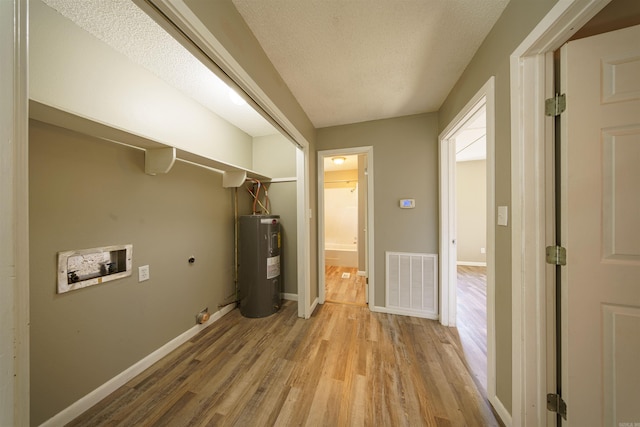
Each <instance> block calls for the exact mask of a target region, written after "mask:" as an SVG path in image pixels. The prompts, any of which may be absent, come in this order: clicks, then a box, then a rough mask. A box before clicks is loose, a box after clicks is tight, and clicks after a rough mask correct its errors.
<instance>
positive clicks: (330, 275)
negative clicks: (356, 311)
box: [324, 265, 366, 305]
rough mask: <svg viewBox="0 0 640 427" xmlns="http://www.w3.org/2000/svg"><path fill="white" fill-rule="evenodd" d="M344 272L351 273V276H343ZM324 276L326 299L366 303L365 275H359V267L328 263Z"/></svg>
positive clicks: (329, 300)
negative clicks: (346, 277) (330, 264)
mask: <svg viewBox="0 0 640 427" xmlns="http://www.w3.org/2000/svg"><path fill="white" fill-rule="evenodd" d="M343 273H349V278H348V279H345V278H343V277H342V274H343ZM324 277H325V300H326V301H328V302H339V303H343V304H357V305H366V302H365V301H366V300H365V296H364V292H365V277H363V276H358V269H357V268H355V267H354V268H352V267H336V266H333V265H332V266H329V265H328V266H326V267H325V275H324Z"/></svg>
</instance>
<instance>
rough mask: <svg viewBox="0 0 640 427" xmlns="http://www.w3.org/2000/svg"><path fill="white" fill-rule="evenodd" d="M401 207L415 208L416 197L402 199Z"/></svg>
mask: <svg viewBox="0 0 640 427" xmlns="http://www.w3.org/2000/svg"><path fill="white" fill-rule="evenodd" d="M400 207H401V208H402V209H413V208H415V207H416V201H415V199H400Z"/></svg>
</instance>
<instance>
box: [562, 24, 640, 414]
mask: <svg viewBox="0 0 640 427" xmlns="http://www.w3.org/2000/svg"><path fill="white" fill-rule="evenodd" d="M561 56H562V63H561V67H562V77H561V85H562V92H564V93H566V96H567V110H566V111H565V112H564V113H563V114H562V118H561V129H562V138H561V139H562V141H561V147H562V149H561V150H562V151H561V167H562V172H561V221H560V224H561V236H562V242H561V244H562V246H564V247H566V248H567V265H566V266H565V267H562V276H561V282H562V283H561V286H562V298H561V304H562V306H561V309H562V315H561V331H562V332H561V333H562V345H561V360H562V365H561V367H562V375H561V379H562V383H561V385H560V386H561V389H562V395H563V398H564V400H565V402H566V403H567V423H568V425H571V426H596V425H604V426H615V427H620V426H633V427H637V426H640V26H636V27H631V28H627V29H623V30H618V31H614V32H611V33H606V34H601V35H598V36H594V37H590V38H586V39H582V40H576V41H573V42H570V43H568V44H567V45H565V46H564V47H563V48H562V55H561Z"/></svg>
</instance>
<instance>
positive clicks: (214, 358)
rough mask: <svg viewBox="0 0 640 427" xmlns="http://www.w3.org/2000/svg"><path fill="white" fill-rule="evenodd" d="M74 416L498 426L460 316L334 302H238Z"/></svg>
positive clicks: (190, 422) (89, 421)
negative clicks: (430, 316)
mask: <svg viewBox="0 0 640 427" xmlns="http://www.w3.org/2000/svg"><path fill="white" fill-rule="evenodd" d="M69 425H70V426H133V425H135V426H138V425H140V426H165V425H166V426H214V425H224V426H227V425H229V426H232V425H233V426H272V425H277V426H303V425H306V426H320V425H326V426H420V425H424V426H494V425H498V422H497V421H496V419H495V418H494V415H493V413H492V411H491V408H490V406H489V405H488V403H487V402H486V400H485V399H484V398H483V397H482V395H481V394H480V393H479V391H478V389H477V387H476V384H475V383H474V381H473V379H472V376H471V374H470V373H469V369H468V366H467V364H466V362H465V360H464V355H463V350H462V348H461V345H460V339H459V337H458V335H457V332H456V329H455V328H446V327H443V326H442V325H440V324H439V323H438V322H436V321H432V320H427V319H418V318H412V317H405V316H395V315H389V314H381V313H372V312H370V311H369V309H368V308H367V307H361V306H356V305H350V304H333V303H326V304H324V305H322V306H319V307H318V308H317V309H316V311H315V313H314V315H313V316H312V317H311V319H308V320H303V319H299V318H298V317H297V306H296V303H294V302H290V301H288V302H285V304H284V306H283V308H282V309H281V310H280V311H279V312H278V313H276V314H274V315H272V316H269V317H267V318H262V319H247V318H243V317H242V316H241V315H240V313H239V311H238V310H234V311H232V312H231V313H229V314H228V315H226V316H225V317H224V318H222V319H220V320H219V321H218V322H216V323H215V324H214V325H212V326H210V327H209V328H207V329H206V330H204V331H202V332H201V333H200V334H198V335H197V336H196V337H194V338H193V339H192V340H191V341H189V342H188V343H185V344H184V345H182V346H181V347H180V348H178V349H176V350H175V351H174V352H172V353H171V354H169V355H168V356H167V357H166V358H164V359H163V360H161V361H160V362H158V363H156V364H155V365H153V366H152V367H150V368H149V369H148V370H146V371H145V372H143V373H142V374H140V375H139V376H138V377H136V378H134V379H133V380H131V381H130V382H129V383H127V384H126V385H124V386H123V387H121V388H119V389H118V390H117V391H116V392H114V393H113V394H111V395H110V396H108V397H107V398H105V399H104V400H103V401H102V402H100V403H98V404H97V405H95V406H94V407H93V408H91V409H90V410H88V411H87V412H86V413H84V414H83V415H81V416H80V417H78V418H77V419H76V420H74V421H73V422H71V423H70V424H69Z"/></svg>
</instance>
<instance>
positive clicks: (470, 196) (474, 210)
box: [456, 160, 487, 263]
mask: <svg viewBox="0 0 640 427" xmlns="http://www.w3.org/2000/svg"><path fill="white" fill-rule="evenodd" d="M486 168H487V162H486V160H474V161H469V162H457V163H456V214H457V227H456V228H457V230H456V231H457V232H456V249H457V251H458V262H461V261H462V262H474V263H475V262H479V263H486V262H487V255H486V253H481V252H480V248H485V249H486V247H487V183H486V181H487V170H486Z"/></svg>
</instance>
